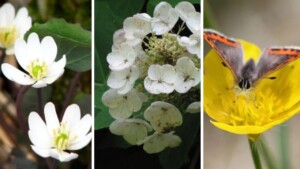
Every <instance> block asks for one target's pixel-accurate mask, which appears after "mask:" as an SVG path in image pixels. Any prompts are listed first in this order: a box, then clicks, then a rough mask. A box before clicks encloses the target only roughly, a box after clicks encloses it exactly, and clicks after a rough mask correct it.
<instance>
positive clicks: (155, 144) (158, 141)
mask: <svg viewBox="0 0 300 169" xmlns="http://www.w3.org/2000/svg"><path fill="white" fill-rule="evenodd" d="M180 143H181V139H180V137H178V136H177V135H174V131H171V132H169V133H159V132H155V133H154V134H152V135H151V136H148V137H147V138H146V139H145V140H143V141H141V142H139V144H140V145H141V144H144V146H143V149H144V150H145V151H146V152H147V153H149V154H153V153H159V152H161V151H163V150H164V149H165V148H167V147H171V148H174V147H177V146H178V145H179V144H180Z"/></svg>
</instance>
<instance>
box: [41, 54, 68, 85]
mask: <svg viewBox="0 0 300 169" xmlns="http://www.w3.org/2000/svg"><path fill="white" fill-rule="evenodd" d="M66 62H67V60H66V56H65V55H63V57H62V58H61V59H60V60H59V61H57V62H53V63H52V64H51V65H50V66H49V68H48V72H47V74H46V77H45V78H44V79H43V80H44V81H45V82H46V83H47V84H51V83H53V82H54V81H55V80H57V79H58V78H59V77H60V76H61V75H62V74H63V73H64V71H65V66H66Z"/></svg>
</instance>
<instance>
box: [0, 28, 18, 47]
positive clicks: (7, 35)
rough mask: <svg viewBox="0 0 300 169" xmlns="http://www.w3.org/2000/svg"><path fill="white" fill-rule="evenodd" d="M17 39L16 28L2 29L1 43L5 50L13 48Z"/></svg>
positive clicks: (0, 31)
mask: <svg viewBox="0 0 300 169" xmlns="http://www.w3.org/2000/svg"><path fill="white" fill-rule="evenodd" d="M16 39H17V29H16V26H11V27H4V28H0V43H1V44H2V47H3V48H8V47H11V46H13V44H14V43H15V40H16Z"/></svg>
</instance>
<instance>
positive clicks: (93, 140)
mask: <svg viewBox="0 0 300 169" xmlns="http://www.w3.org/2000/svg"><path fill="white" fill-rule="evenodd" d="M91 1H92V6H91V8H92V14H91V15H92V27H91V30H92V37H91V46H92V51H91V57H92V58H91V59H92V63H91V64H92V65H91V71H92V78H91V79H92V82H91V84H92V86H91V91H92V94H91V97H92V105H91V106H92V109H91V111H92V119H93V124H92V133H93V139H92V149H91V151H92V152H91V163H92V164H91V168H92V169H94V167H95V166H94V161H95V156H94V155H95V154H94V150H95V130H94V129H95V126H94V124H95V122H94V119H95V112H94V98H95V97H94V96H95V90H94V80H95V79H94V78H95V71H94V48H95V46H94V34H95V32H94V30H95V29H94V26H95V23H94V22H95V16H94V14H95V11H94V5H95V3H94V1H95V0H91Z"/></svg>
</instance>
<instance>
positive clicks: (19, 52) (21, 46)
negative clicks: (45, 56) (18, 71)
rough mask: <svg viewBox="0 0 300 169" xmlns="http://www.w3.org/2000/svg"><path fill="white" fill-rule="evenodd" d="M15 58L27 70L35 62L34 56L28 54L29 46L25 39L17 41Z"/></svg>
mask: <svg viewBox="0 0 300 169" xmlns="http://www.w3.org/2000/svg"><path fill="white" fill-rule="evenodd" d="M15 56H16V59H17V61H18V63H19V64H20V65H21V67H22V68H23V69H24V70H27V66H28V65H29V64H30V62H31V61H32V60H33V56H32V55H29V54H28V52H27V44H26V42H25V41H24V40H23V39H17V40H16V42H15Z"/></svg>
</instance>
